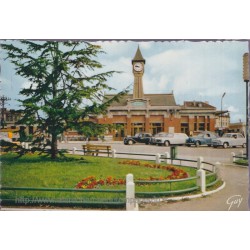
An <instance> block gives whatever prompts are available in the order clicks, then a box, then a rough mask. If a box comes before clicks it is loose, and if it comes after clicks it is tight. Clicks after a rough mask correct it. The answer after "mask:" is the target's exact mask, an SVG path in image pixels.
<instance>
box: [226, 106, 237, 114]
mask: <svg viewBox="0 0 250 250" xmlns="http://www.w3.org/2000/svg"><path fill="white" fill-rule="evenodd" d="M227 110H228V111H229V112H231V113H238V112H239V109H238V108H236V107H234V106H232V105H230V106H228V107H227Z"/></svg>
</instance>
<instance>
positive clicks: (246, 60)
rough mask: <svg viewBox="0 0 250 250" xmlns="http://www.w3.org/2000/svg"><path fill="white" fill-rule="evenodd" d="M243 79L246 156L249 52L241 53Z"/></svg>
mask: <svg viewBox="0 0 250 250" xmlns="http://www.w3.org/2000/svg"><path fill="white" fill-rule="evenodd" d="M243 80H244V82H245V83H246V135H245V136H246V139H247V147H246V156H247V158H248V143H249V141H248V140H249V138H248V135H249V131H248V83H249V54H248V53H245V54H244V55H243Z"/></svg>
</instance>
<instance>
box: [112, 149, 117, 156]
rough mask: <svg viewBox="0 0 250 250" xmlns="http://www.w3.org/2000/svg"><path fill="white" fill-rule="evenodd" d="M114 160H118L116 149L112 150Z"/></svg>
mask: <svg viewBox="0 0 250 250" xmlns="http://www.w3.org/2000/svg"><path fill="white" fill-rule="evenodd" d="M112 158H116V150H115V149H113V150H112Z"/></svg>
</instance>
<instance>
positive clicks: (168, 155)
mask: <svg viewBox="0 0 250 250" xmlns="http://www.w3.org/2000/svg"><path fill="white" fill-rule="evenodd" d="M164 157H165V158H169V159H165V162H166V163H167V164H170V162H171V161H170V154H169V152H165V154H164Z"/></svg>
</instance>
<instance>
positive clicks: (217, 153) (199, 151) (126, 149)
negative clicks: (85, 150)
mask: <svg viewBox="0 0 250 250" xmlns="http://www.w3.org/2000/svg"><path fill="white" fill-rule="evenodd" d="M90 143H91V144H104V145H111V147H112V149H115V150H116V152H118V153H142V154H157V153H160V154H164V153H165V152H169V153H170V147H165V146H155V145H144V144H134V145H124V144H123V142H100V141H97V142H90ZM83 144H86V142H68V143H60V144H59V148H60V149H69V150H72V149H73V147H76V148H77V150H82V145H83ZM241 151H243V152H244V153H245V151H246V149H245V148H241V147H237V148H227V149H224V148H213V147H207V146H201V147H198V148H196V147H186V146H177V158H185V159H189V160H197V158H198V157H200V156H202V157H203V158H204V161H207V162H210V163H215V162H221V163H230V159H231V153H232V152H234V153H235V154H236V155H238V154H240V153H241ZM118 157H127V158H130V157H131V158H135V157H136V158H137V159H152V157H145V156H133V157H132V156H128V155H126V156H124V155H123V156H119V155H118Z"/></svg>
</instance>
